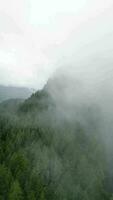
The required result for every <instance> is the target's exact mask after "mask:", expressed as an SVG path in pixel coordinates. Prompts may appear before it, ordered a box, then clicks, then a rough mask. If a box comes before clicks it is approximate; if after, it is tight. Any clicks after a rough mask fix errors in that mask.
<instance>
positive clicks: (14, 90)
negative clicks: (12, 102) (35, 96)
mask: <svg viewBox="0 0 113 200" xmlns="http://www.w3.org/2000/svg"><path fill="white" fill-rule="evenodd" d="M32 92H33V91H32V90H30V89H28V88H24V87H12V86H3V85H0V102H2V101H5V100H8V99H26V98H28V97H30V95H31V94H32Z"/></svg>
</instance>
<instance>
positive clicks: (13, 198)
mask: <svg viewBox="0 0 113 200" xmlns="http://www.w3.org/2000/svg"><path fill="white" fill-rule="evenodd" d="M9 200H23V193H22V189H21V187H20V184H19V182H18V181H14V182H13V184H12V185H11V189H10V191H9Z"/></svg>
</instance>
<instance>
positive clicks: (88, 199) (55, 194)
mask: <svg viewBox="0 0 113 200" xmlns="http://www.w3.org/2000/svg"><path fill="white" fill-rule="evenodd" d="M52 83H53V82H52ZM47 88H48V86H46V87H45V88H44V89H43V90H42V91H38V92H36V93H35V94H33V95H32V96H31V97H30V98H28V99H27V100H25V101H24V102H15V101H14V102H13V101H11V102H6V104H5V105H4V103H2V104H1V105H2V106H3V107H4V109H5V108H6V111H4V113H6V114H4V115H1V114H0V153H1V157H0V180H1V182H0V197H1V199H15V196H18V200H21V199H25V200H75V199H77V200H79V199H80V200H100V199H102V200H110V198H111V196H112V191H111V190H108V187H106V185H108V180H107V178H108V179H109V177H107V175H106V154H105V149H104V146H103V144H102V141H101V139H100V135H99V125H98V119H96V118H95V117H94V116H95V113H94V112H95V109H93V108H90V109H89V108H87V106H86V107H85V108H84V109H83V107H82V108H81V110H80V111H79V114H80V113H81V115H83V116H85V118H86V119H87V126H85V125H84V124H83V123H82V121H80V118H78V117H77V116H78V115H71V120H69V119H70V118H67V117H66V116H65V115H64V112H62V110H61V106H60V107H59V106H57V104H56V101H54V98H53V97H52V96H51V94H50V93H49V92H48V91H49V90H48V89H47ZM61 89H62V88H60V90H61ZM7 103H8V105H10V106H7ZM13 106H14V107H13ZM10 109H11V110H14V112H12V113H11V110H10ZM63 110H64V108H63ZM8 111H9V113H10V115H9V114H8ZM73 111H74V112H75V113H76V107H73ZM96 111H97V110H96ZM83 113H84V114H83ZM72 117H73V118H72ZM89 123H91V125H90V124H89ZM88 124H89V127H88ZM106 177H107V178H106ZM109 188H110V187H109Z"/></svg>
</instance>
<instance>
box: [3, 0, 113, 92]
mask: <svg viewBox="0 0 113 200" xmlns="http://www.w3.org/2000/svg"><path fill="white" fill-rule="evenodd" d="M112 13H113V3H112V1H111V0H108V1H102V0H99V1H97V0H96V1H89V0H85V1H83V0H80V1H79V2H78V1H74V0H71V1H68V0H67V1H64V0H62V1H59V0H58V1H55V0H54V1H51V0H49V1H45V0H43V1H38V2H37V1H35V0H32V1H30V0H29V1H22V0H21V1H17V0H16V1H14V0H11V1H10V2H9V1H8V0H5V1H0V84H4V85H13V86H15V85H16V86H24V87H31V88H35V89H37V90H38V89H41V88H42V87H43V86H44V85H45V84H46V82H47V80H48V79H49V78H51V77H52V75H53V74H54V73H55V71H56V69H60V68H62V67H63V69H64V70H65V73H66V71H67V68H68V70H69V68H70V73H71V71H72V73H73V71H74V74H73V77H75V79H76V78H77V79H81V80H82V81H84V80H85V81H87V83H88V86H89V85H90V84H93V85H95V87H103V86H102V85H103V82H106V84H107V85H109V84H110V86H111V82H112V80H111V79H112V51H113V48H112V46H113V45H112V43H113V26H112V17H113V14H112ZM71 68H73V70H71ZM100 85H101V86H100Z"/></svg>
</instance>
